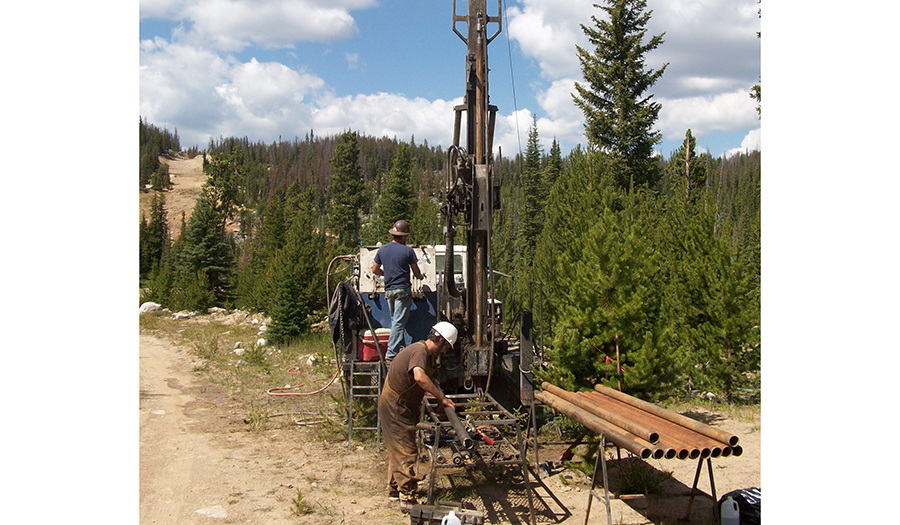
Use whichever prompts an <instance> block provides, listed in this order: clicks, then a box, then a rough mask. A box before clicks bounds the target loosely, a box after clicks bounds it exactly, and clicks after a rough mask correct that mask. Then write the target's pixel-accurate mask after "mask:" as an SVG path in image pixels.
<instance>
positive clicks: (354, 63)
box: [344, 53, 359, 69]
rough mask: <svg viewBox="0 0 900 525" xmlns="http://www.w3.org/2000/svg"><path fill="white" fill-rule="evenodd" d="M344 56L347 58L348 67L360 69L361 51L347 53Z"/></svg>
mask: <svg viewBox="0 0 900 525" xmlns="http://www.w3.org/2000/svg"><path fill="white" fill-rule="evenodd" d="M344 58H346V59H347V69H359V53H347V54H345V55H344Z"/></svg>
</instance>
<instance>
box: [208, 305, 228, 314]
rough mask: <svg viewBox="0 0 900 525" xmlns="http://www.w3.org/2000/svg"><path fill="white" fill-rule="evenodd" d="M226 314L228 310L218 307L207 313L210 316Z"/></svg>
mask: <svg viewBox="0 0 900 525" xmlns="http://www.w3.org/2000/svg"><path fill="white" fill-rule="evenodd" d="M225 312H227V310H225V309H224V308H219V307H218V306H213V307H212V308H210V309H208V310H207V311H206V313H208V314H224V313H225Z"/></svg>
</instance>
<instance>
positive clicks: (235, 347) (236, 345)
mask: <svg viewBox="0 0 900 525" xmlns="http://www.w3.org/2000/svg"><path fill="white" fill-rule="evenodd" d="M242 346H243V344H241V342H240V341H238V342H237V343H234V349H235V350H237V349H238V348H240V347H242Z"/></svg>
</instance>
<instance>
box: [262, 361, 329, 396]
mask: <svg viewBox="0 0 900 525" xmlns="http://www.w3.org/2000/svg"><path fill="white" fill-rule="evenodd" d="M293 368H296V367H292V368H291V370H293ZM288 373H297V372H290V370H289V371H288ZM339 375H341V367H340V366H338V367H337V370H335V372H334V375H333V376H332V377H331V379H330V380H328V384H326V385H325V386H323V387H322V388H320V389H318V390H316V391H313V392H284V390H292V389H294V388H297V387H299V386H301V385H296V386H288V387H276V388H270V389H268V390H266V393H267V394H269V395H270V396H311V395H315V394H320V393H322V392H324V391H325V390H326V389H327V388H328V387H330V386H331V385H332V384H334V381H335V380H336V379H337V378H338V376H339Z"/></svg>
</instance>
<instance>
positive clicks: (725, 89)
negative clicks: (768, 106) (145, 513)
mask: <svg viewBox="0 0 900 525" xmlns="http://www.w3.org/2000/svg"><path fill="white" fill-rule="evenodd" d="M594 1H595V0H521V1H514V0H504V1H503V6H502V7H503V17H504V27H503V33H501V34H500V35H499V36H498V37H497V38H496V39H495V40H494V41H493V42H492V43H491V45H490V47H489V63H490V67H491V73H490V82H491V86H490V93H491V102H492V103H493V104H494V105H496V106H498V108H499V113H500V114H499V118H498V123H497V131H496V138H495V145H498V146H500V147H502V149H503V152H504V155H511V154H515V153H516V152H517V151H519V148H520V147H522V148H524V146H525V140H526V138H527V135H528V129H529V127H530V126H531V123H532V114H534V115H536V116H537V118H538V132H539V134H540V137H541V140H542V143H543V145H544V147H545V148H549V145H550V142H551V141H552V139H553V138H554V137H556V138H557V139H558V140H559V141H560V142H561V143H562V145H563V148H564V150H566V151H567V150H568V149H570V148H572V147H573V146H575V145H576V144H579V143H580V144H585V143H586V140H585V139H584V136H583V129H584V128H583V115H582V113H581V112H580V110H578V108H577V107H576V106H575V105H574V103H573V102H572V100H571V96H570V93H571V92H572V91H573V89H574V87H573V86H574V82H576V81H581V80H582V77H581V69H580V64H579V62H578V58H577V54H576V50H575V46H576V45H582V46H589V44H588V42H587V40H586V37H585V36H584V34H583V31H582V30H581V27H580V24H588V25H589V24H591V18H590V17H591V16H592V15H594V16H597V17H601V16H603V15H604V14H605V13H603V12H602V11H601V10H599V9H596V8H595V7H593V2H594ZM457 3H458V5H457V11H458V12H459V13H460V14H462V13H464V12H465V9H466V2H465V1H464V0H459V1H458V2H457ZM452 5H453V4H452V1H451V0H424V1H423V0H415V1H413V0H398V1H392V2H388V1H384V0H382V1H376V0H262V1H261V0H141V2H140V44H139V46H140V113H141V116H143V117H144V118H147V119H149V121H150V122H152V123H153V124H156V125H157V126H160V127H166V128H168V129H170V130H173V129H176V128H177V130H178V134H179V137H180V138H181V143H182V146H183V147H187V146H191V145H194V144H196V145H199V146H201V147H203V146H205V145H206V143H207V142H208V139H209V137H211V136H212V137H219V136H225V137H227V136H239V137H242V136H247V137H249V138H250V140H252V141H257V140H259V141H267V142H268V141H273V140H277V139H278V137H281V138H283V139H286V140H290V139H293V138H294V137H295V136H299V137H301V138H302V137H303V136H305V134H306V133H307V132H308V131H309V130H311V129H312V130H314V132H315V133H316V134H318V135H324V134H336V133H340V132H342V131H344V130H346V129H353V130H358V131H361V132H363V133H365V134H367V135H374V136H383V135H387V136H391V137H393V136H396V137H397V138H398V139H401V140H409V139H410V137H412V136H415V139H416V142H418V143H421V142H422V141H423V140H428V142H429V144H432V145H435V144H441V145H443V146H444V147H446V146H447V145H449V144H450V141H451V134H452V124H453V109H452V108H453V106H454V105H456V104H458V103H460V101H461V99H462V95H463V90H464V78H463V71H464V56H465V51H466V47H465V44H464V43H463V42H462V41H461V40H460V39H459V38H458V37H457V36H456V35H455V34H454V33H453V32H452V30H451V13H452ZM648 8H649V9H651V10H653V16H652V18H651V21H650V24H649V32H650V33H652V34H654V35H655V34H659V33H662V32H665V33H666V34H665V37H664V38H665V43H663V44H662V45H661V46H660V47H659V48H658V49H657V50H655V51H653V52H651V53H650V54H649V55H648V56H647V65H648V66H649V67H653V68H656V67H659V66H660V65H662V64H664V63H666V62H668V63H669V66H668V69H667V70H666V73H665V75H664V76H663V77H662V79H661V80H660V82H658V83H657V85H656V86H654V87H653V88H652V89H651V92H652V93H653V95H654V96H655V98H656V100H658V101H659V102H661V103H662V110H661V112H660V118H659V120H658V122H657V127H658V129H659V130H660V131H661V132H662V134H663V142H662V143H661V144H660V145H659V146H658V149H659V151H660V152H661V153H662V154H663V155H665V156H668V155H670V154H671V152H672V151H673V150H674V149H675V148H677V147H678V145H679V144H680V142H681V141H682V140H683V138H684V133H685V131H686V130H687V129H688V128H690V129H691V130H692V132H693V134H694V135H695V136H696V137H697V146H698V148H700V149H708V150H709V151H710V152H711V153H712V154H713V155H721V154H722V153H726V152H730V151H733V150H736V149H737V150H746V149H759V143H760V121H759V120H758V118H757V114H756V111H755V103H754V101H753V100H751V99H750V98H749V89H750V87H751V86H752V85H753V84H755V83H756V82H758V80H759V77H760V41H759V40H758V39H757V37H756V32H757V31H759V29H760V19H759V17H758V15H757V9H758V4H757V2H756V0H649V1H648ZM497 9H498V6H497V3H496V2H492V1H491V0H488V12H489V14H492V15H495V14H497ZM459 28H460V30H461V32H464V30H465V28H464V25H463V24H459Z"/></svg>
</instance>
